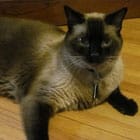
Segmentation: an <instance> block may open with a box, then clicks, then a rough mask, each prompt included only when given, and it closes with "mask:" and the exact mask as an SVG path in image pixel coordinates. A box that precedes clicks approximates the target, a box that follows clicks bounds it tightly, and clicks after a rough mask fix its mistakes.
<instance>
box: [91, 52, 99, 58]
mask: <svg viewBox="0 0 140 140" xmlns="http://www.w3.org/2000/svg"><path fill="white" fill-rule="evenodd" d="M90 56H91V57H98V56H99V53H97V52H93V53H91V54H90Z"/></svg>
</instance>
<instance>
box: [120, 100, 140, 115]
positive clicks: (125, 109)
mask: <svg viewBox="0 0 140 140" xmlns="http://www.w3.org/2000/svg"><path fill="white" fill-rule="evenodd" d="M119 111H120V112H121V113H122V114H124V115H129V116H134V115H135V114H136V113H137V112H138V105H137V103H136V102H135V101H134V100H133V99H128V100H127V101H126V102H125V104H122V105H120V108H119Z"/></svg>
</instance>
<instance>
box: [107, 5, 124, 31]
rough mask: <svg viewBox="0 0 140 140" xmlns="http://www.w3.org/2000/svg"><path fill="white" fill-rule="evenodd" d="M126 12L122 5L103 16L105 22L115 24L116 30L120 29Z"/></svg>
mask: <svg viewBox="0 0 140 140" xmlns="http://www.w3.org/2000/svg"><path fill="white" fill-rule="evenodd" d="M126 13H127V7H124V8H122V9H120V10H118V11H116V12H113V13H111V14H108V15H107V16H106V18H105V21H106V23H107V24H111V25H114V26H116V28H117V30H118V31H120V30H121V28H122V21H123V19H124V17H125V15H126Z"/></svg>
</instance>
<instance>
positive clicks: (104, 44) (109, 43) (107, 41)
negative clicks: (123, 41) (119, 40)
mask: <svg viewBox="0 0 140 140" xmlns="http://www.w3.org/2000/svg"><path fill="white" fill-rule="evenodd" d="M111 44H112V39H106V40H104V41H103V42H102V47H103V48H107V47H109V46H110V45H111Z"/></svg>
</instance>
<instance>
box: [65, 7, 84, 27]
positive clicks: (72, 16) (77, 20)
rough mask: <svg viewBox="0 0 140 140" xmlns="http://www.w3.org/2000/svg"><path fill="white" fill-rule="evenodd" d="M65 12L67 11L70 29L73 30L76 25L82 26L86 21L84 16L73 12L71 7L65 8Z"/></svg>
mask: <svg viewBox="0 0 140 140" xmlns="http://www.w3.org/2000/svg"><path fill="white" fill-rule="evenodd" d="M64 10H65V15H66V17H67V23H68V27H69V29H72V27H73V26H74V25H77V24H81V23H83V22H84V21H85V20H84V16H83V14H81V13H79V12H77V11H75V10H73V9H72V8H70V7H69V6H64Z"/></svg>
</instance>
